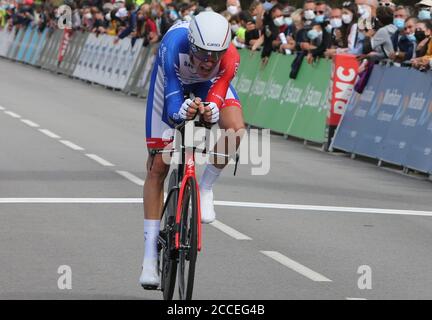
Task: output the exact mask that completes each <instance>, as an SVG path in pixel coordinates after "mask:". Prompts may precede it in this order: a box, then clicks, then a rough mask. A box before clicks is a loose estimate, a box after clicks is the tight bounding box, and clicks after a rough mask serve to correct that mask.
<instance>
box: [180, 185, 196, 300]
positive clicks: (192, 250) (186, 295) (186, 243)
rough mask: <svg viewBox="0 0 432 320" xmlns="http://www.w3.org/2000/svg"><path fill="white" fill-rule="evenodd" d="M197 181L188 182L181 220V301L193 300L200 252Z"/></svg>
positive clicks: (182, 204)
mask: <svg viewBox="0 0 432 320" xmlns="http://www.w3.org/2000/svg"><path fill="white" fill-rule="evenodd" d="M197 198H198V195H197V190H196V182H195V179H193V178H189V179H188V181H187V182H186V185H185V189H184V195H183V199H182V203H181V206H182V217H181V220H180V226H179V231H180V245H181V248H180V250H179V259H178V260H179V265H178V287H179V295H180V300H191V299H192V292H193V286H194V278H195V264H196V259H197V252H198V202H197V200H198V199H197Z"/></svg>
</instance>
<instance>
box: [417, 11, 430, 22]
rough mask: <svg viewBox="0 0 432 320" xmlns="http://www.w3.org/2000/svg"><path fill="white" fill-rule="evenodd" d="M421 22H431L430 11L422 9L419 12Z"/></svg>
mask: <svg viewBox="0 0 432 320" xmlns="http://www.w3.org/2000/svg"><path fill="white" fill-rule="evenodd" d="M417 17H418V18H419V19H420V20H429V19H430V18H431V13H430V11H429V10H427V9H426V10H425V9H422V10H420V11H419V13H418V16H417Z"/></svg>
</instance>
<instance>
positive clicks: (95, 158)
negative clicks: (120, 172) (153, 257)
mask: <svg viewBox="0 0 432 320" xmlns="http://www.w3.org/2000/svg"><path fill="white" fill-rule="evenodd" d="M86 156H87V157H89V158H90V159H92V160H94V161H96V162H97V163H99V164H100V165H103V166H105V167H114V165H113V164H112V163H111V162H109V161H106V160H105V159H103V158H101V157H99V156H98V155H95V154H90V153H87V154H86Z"/></svg>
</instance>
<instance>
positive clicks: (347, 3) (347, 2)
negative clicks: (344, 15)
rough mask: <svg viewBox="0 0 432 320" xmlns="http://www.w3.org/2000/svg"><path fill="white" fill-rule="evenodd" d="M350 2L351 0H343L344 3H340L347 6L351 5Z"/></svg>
mask: <svg viewBox="0 0 432 320" xmlns="http://www.w3.org/2000/svg"><path fill="white" fill-rule="evenodd" d="M351 4H352V2H351V1H345V2H344V3H342V7H349V6H351Z"/></svg>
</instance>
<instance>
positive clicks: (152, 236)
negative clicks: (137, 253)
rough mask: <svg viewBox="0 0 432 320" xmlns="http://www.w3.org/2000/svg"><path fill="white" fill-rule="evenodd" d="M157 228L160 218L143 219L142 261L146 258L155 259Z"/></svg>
mask: <svg viewBox="0 0 432 320" xmlns="http://www.w3.org/2000/svg"><path fill="white" fill-rule="evenodd" d="M159 228H160V220H148V219H144V261H145V260H146V259H149V260H150V259H157V238H158V235H159ZM143 265H144V262H143Z"/></svg>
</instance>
